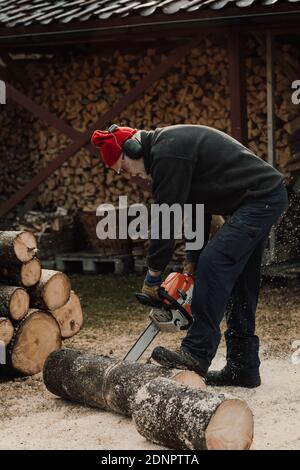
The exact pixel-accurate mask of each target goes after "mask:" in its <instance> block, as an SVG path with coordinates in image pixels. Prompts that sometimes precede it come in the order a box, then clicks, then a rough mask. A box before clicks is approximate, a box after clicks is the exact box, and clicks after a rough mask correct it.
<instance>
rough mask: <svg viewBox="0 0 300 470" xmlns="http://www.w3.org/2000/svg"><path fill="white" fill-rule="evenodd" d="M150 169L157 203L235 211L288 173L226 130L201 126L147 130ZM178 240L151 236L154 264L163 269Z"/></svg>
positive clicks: (144, 136) (147, 165)
mask: <svg viewBox="0 0 300 470" xmlns="http://www.w3.org/2000/svg"><path fill="white" fill-rule="evenodd" d="M141 142H142V146H143V156H144V163H145V168H146V172H147V173H148V174H150V175H151V176H152V180H153V183H152V193H153V199H154V202H155V203H157V204H162V203H166V204H169V205H172V204H174V203H180V204H185V203H191V204H197V203H198V204H204V205H205V212H206V213H207V214H231V213H232V212H233V211H234V210H235V209H237V208H238V207H239V206H240V205H241V204H242V202H243V200H244V199H245V197H247V196H254V197H258V198H259V197H262V196H264V195H265V194H267V193H268V192H270V191H272V190H273V189H275V188H276V187H277V186H278V185H279V184H280V183H281V181H282V179H283V177H282V175H281V173H279V172H278V171H277V170H276V169H274V168H273V167H272V166H271V165H269V164H268V163H266V162H265V161H264V160H262V159H261V158H259V157H257V156H256V155H255V154H254V153H253V152H251V151H250V150H249V149H248V148H246V147H244V146H243V145H242V144H240V143H239V142H238V141H237V140H235V139H233V138H232V137H230V136H229V135H227V134H225V133H224V132H221V131H218V130H216V129H213V128H211V127H207V126H200V125H175V126H168V127H164V128H158V129H155V130H154V131H142V132H141ZM173 246H174V242H173V240H151V243H150V247H149V251H148V265H149V267H150V268H152V269H154V270H163V269H164V268H165V267H166V265H167V264H168V262H169V261H170V259H171V257H172V252H173Z"/></svg>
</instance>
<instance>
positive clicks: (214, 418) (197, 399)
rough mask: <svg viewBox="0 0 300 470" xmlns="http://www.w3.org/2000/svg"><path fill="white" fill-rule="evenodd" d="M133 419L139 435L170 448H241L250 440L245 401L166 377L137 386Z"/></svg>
mask: <svg viewBox="0 0 300 470" xmlns="http://www.w3.org/2000/svg"><path fill="white" fill-rule="evenodd" d="M133 420H134V422H135V425H136V427H137V430H138V431H139V433H140V434H141V435H142V436H143V437H145V438H147V439H149V440H150V441H152V442H155V443H157V444H161V445H164V446H167V447H170V448H172V449H192V450H204V449H209V450H217V449H218V450H222V449H223V450H229V449H232V450H243V449H249V448H250V446H251V443H252V440H253V416H252V413H251V410H250V409H249V407H248V405H247V403H246V402H245V401H243V400H239V399H236V398H233V397H231V396H230V395H226V394H223V393H218V394H217V393H212V392H208V391H201V390H195V389H192V388H191V387H188V386H186V385H181V384H176V383H174V382H173V381H171V380H169V379H167V378H161V377H160V378H157V379H154V380H152V381H151V382H148V383H147V384H145V385H144V386H143V387H141V388H140V390H139V391H138V393H137V395H136V398H135V401H134V405H133Z"/></svg>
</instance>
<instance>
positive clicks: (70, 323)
mask: <svg viewBox="0 0 300 470" xmlns="http://www.w3.org/2000/svg"><path fill="white" fill-rule="evenodd" d="M51 313H52V315H53V316H54V318H55V320H56V321H57V323H58V324H59V327H60V331H61V336H62V338H71V336H74V335H76V334H77V333H78V331H79V330H80V328H81V327H82V323H83V315H82V308H81V304H80V300H79V297H78V296H77V295H76V294H75V292H74V291H71V295H70V298H69V300H68V302H67V303H66V304H65V305H63V306H62V307H60V308H57V309H56V310H52V311H51Z"/></svg>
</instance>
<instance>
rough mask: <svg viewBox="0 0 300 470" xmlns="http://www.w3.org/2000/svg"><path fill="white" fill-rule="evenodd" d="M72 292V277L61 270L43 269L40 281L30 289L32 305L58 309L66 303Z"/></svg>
mask: <svg viewBox="0 0 300 470" xmlns="http://www.w3.org/2000/svg"><path fill="white" fill-rule="evenodd" d="M70 294H71V283H70V279H69V278H68V277H67V276H66V275H65V274H64V273H61V272H59V271H54V270H51V269H42V273H41V277H40V280H39V282H38V283H37V284H36V285H35V286H34V287H33V288H32V289H30V296H31V299H32V306H33V307H38V308H42V309H46V310H56V309H57V308H60V307H62V306H63V305H65V304H66V303H67V302H68V300H69V298H70Z"/></svg>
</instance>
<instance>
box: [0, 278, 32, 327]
mask: <svg viewBox="0 0 300 470" xmlns="http://www.w3.org/2000/svg"><path fill="white" fill-rule="evenodd" d="M28 309H29V294H28V293H27V291H26V290H25V289H23V287H16V286H3V285H0V315H2V316H4V317H10V318H12V319H13V320H22V318H24V317H25V315H26V314H27V312H28Z"/></svg>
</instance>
